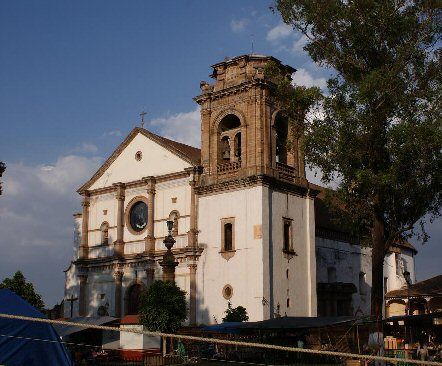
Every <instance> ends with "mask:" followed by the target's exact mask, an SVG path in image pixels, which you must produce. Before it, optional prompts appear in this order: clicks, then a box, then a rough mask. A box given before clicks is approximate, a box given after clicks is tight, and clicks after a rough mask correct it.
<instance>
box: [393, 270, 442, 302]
mask: <svg viewBox="0 0 442 366" xmlns="http://www.w3.org/2000/svg"><path fill="white" fill-rule="evenodd" d="M416 296H441V297H442V275H439V276H436V277H432V278H429V279H427V280H424V281H420V282H416V283H415V284H413V285H411V286H410V288H407V287H405V288H401V289H400V290H393V291H389V292H387V293H386V294H385V298H387V299H391V298H406V297H416Z"/></svg>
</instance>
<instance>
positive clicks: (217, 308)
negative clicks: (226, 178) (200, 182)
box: [197, 187, 264, 324]
mask: <svg viewBox="0 0 442 366" xmlns="http://www.w3.org/2000/svg"><path fill="white" fill-rule="evenodd" d="M262 192H263V189H262V187H253V188H247V189H240V190H237V191H230V192H224V193H220V194H215V195H210V196H204V197H200V198H199V210H198V211H199V215H198V228H199V231H200V232H199V235H198V242H199V245H200V246H202V247H203V248H204V251H203V253H202V255H201V258H200V259H199V261H198V270H197V299H198V301H197V303H198V306H197V308H198V312H197V322H198V323H199V324H208V323H214V322H215V319H216V321H217V322H221V321H222V318H223V316H224V315H225V314H224V311H225V310H226V308H227V300H226V299H224V297H223V294H222V290H223V287H224V286H225V285H227V284H230V285H231V286H232V288H233V295H232V298H231V300H230V301H231V303H232V305H233V306H234V307H236V306H239V305H241V306H244V307H245V308H246V309H247V312H248V314H249V317H250V320H251V321H253V320H261V319H262V318H263V305H262V303H261V300H262V297H263V285H264V284H263V251H262V238H255V237H254V226H255V225H262V215H263V213H262V211H263V206H262V194H263V193H262ZM223 218H234V219H235V224H234V235H235V242H234V246H235V250H236V252H235V255H234V256H233V257H232V258H230V259H229V260H228V261H227V260H226V259H224V258H223V257H222V256H221V254H220V250H221V219H223Z"/></svg>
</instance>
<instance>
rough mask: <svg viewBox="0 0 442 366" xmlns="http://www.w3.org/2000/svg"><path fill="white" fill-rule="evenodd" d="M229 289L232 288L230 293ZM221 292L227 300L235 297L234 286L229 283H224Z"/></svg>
mask: <svg viewBox="0 0 442 366" xmlns="http://www.w3.org/2000/svg"><path fill="white" fill-rule="evenodd" d="M228 289H230V294H228V291H229V290H228ZM221 293H222V294H223V297H224V298H225V299H226V300H230V299H231V298H232V297H233V287H232V285H229V284H227V285H224V287H223V290H222V292H221Z"/></svg>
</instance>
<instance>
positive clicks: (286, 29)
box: [266, 22, 295, 42]
mask: <svg viewBox="0 0 442 366" xmlns="http://www.w3.org/2000/svg"><path fill="white" fill-rule="evenodd" d="M294 33H295V32H294V31H293V28H292V27H290V26H289V25H287V24H285V23H282V22H281V23H279V24H278V25H276V26H275V27H273V28H272V29H270V30H269V31H268V32H267V37H266V38H267V40H268V41H270V42H278V41H280V40H282V39H284V38H287V37H288V36H290V35H291V34H294Z"/></svg>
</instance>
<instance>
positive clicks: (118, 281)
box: [113, 270, 124, 318]
mask: <svg viewBox="0 0 442 366" xmlns="http://www.w3.org/2000/svg"><path fill="white" fill-rule="evenodd" d="M113 275H114V279H115V317H116V318H121V315H122V314H121V299H122V295H123V276H124V272H123V271H121V270H117V271H115V272H114V274H113Z"/></svg>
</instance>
